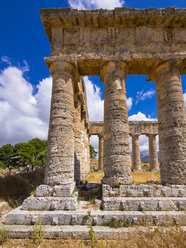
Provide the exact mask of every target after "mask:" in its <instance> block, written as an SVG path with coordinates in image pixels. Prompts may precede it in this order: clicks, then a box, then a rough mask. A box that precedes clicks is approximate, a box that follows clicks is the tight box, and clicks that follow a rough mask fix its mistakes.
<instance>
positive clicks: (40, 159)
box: [36, 149, 47, 166]
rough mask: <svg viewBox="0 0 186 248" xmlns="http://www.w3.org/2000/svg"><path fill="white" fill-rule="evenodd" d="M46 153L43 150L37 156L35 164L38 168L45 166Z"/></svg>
mask: <svg viewBox="0 0 186 248" xmlns="http://www.w3.org/2000/svg"><path fill="white" fill-rule="evenodd" d="M46 152H47V150H46V149H45V150H44V151H42V152H40V153H39V154H38V155H37V157H36V162H37V164H38V165H39V166H44V165H45V164H46Z"/></svg>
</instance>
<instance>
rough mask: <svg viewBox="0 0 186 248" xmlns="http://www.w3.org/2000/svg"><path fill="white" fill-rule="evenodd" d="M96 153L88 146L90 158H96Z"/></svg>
mask: <svg viewBox="0 0 186 248" xmlns="http://www.w3.org/2000/svg"><path fill="white" fill-rule="evenodd" d="M96 156H97V152H96V151H95V149H94V147H93V146H92V145H90V158H96Z"/></svg>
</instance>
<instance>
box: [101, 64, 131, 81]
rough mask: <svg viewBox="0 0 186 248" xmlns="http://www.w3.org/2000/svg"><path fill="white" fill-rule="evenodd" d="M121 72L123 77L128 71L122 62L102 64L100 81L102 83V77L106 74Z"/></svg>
mask: <svg viewBox="0 0 186 248" xmlns="http://www.w3.org/2000/svg"><path fill="white" fill-rule="evenodd" d="M116 70H121V71H123V72H124V73H125V77H126V75H127V71H128V65H127V64H126V63H125V62H124V61H109V62H104V63H103V62H102V63H101V66H100V81H101V82H104V77H105V75H106V74H107V73H108V72H112V71H116Z"/></svg>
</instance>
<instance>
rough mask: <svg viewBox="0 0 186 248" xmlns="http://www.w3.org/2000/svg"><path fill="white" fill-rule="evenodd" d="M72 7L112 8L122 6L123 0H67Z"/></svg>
mask: <svg viewBox="0 0 186 248" xmlns="http://www.w3.org/2000/svg"><path fill="white" fill-rule="evenodd" d="M68 3H69V5H70V7H71V8H73V9H100V8H103V9H114V8H116V7H122V5H123V4H124V1H123V0H68Z"/></svg>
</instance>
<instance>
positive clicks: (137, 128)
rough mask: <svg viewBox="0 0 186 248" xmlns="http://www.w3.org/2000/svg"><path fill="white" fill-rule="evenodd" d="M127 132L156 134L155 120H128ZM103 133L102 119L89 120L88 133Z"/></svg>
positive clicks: (156, 124) (156, 123)
mask: <svg viewBox="0 0 186 248" xmlns="http://www.w3.org/2000/svg"><path fill="white" fill-rule="evenodd" d="M128 123H129V134H130V135H132V134H139V135H149V134H154V135H158V122H157V121H129V122H128ZM100 134H104V122H103V121H89V135H98V136H99V135H100Z"/></svg>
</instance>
